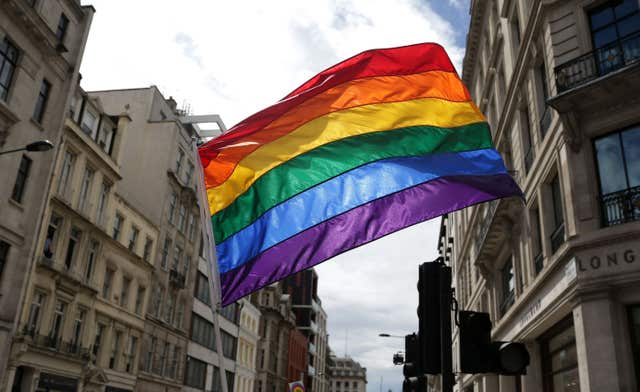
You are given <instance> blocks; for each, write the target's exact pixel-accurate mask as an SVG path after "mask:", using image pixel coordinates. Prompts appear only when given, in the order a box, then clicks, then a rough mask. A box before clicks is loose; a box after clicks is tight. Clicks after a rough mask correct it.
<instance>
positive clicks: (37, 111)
mask: <svg viewBox="0 0 640 392" xmlns="http://www.w3.org/2000/svg"><path fill="white" fill-rule="evenodd" d="M51 87H52V86H51V82H49V81H48V80H47V79H42V83H41V84H40V90H39V91H38V97H37V98H36V105H35V107H34V108H33V115H32V116H31V118H32V119H33V120H34V121H35V122H37V123H38V124H42V120H43V119H44V114H45V112H46V111H47V103H48V102H49V95H50V94H51Z"/></svg>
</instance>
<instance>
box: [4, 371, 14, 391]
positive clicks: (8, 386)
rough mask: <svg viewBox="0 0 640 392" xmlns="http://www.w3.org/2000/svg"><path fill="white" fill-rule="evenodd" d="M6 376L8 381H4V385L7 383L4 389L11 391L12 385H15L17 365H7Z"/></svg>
mask: <svg viewBox="0 0 640 392" xmlns="http://www.w3.org/2000/svg"><path fill="white" fill-rule="evenodd" d="M4 376H5V378H4V379H5V381H6V382H5V383H4V385H5V386H4V390H5V391H10V390H11V387H13V379H14V378H15V376H16V367H15V366H11V365H9V366H8V367H7V371H6V372H5V374H4Z"/></svg>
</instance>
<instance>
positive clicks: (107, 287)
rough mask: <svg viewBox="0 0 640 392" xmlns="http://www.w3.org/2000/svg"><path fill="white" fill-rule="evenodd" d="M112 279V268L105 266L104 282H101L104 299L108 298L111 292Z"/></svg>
mask: <svg viewBox="0 0 640 392" xmlns="http://www.w3.org/2000/svg"><path fill="white" fill-rule="evenodd" d="M112 281H113V270H111V269H109V268H107V270H106V272H105V273H104V283H103V284H102V297H103V298H104V299H106V300H109V299H110V298H109V295H110V294H111V283H112Z"/></svg>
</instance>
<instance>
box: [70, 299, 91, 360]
mask: <svg viewBox="0 0 640 392" xmlns="http://www.w3.org/2000/svg"><path fill="white" fill-rule="evenodd" d="M86 314H87V311H86V310H84V309H78V311H77V312H76V319H75V320H74V321H73V338H72V339H71V349H72V350H73V352H74V353H77V352H78V351H79V349H80V344H81V343H82V326H83V325H84V319H85V316H86Z"/></svg>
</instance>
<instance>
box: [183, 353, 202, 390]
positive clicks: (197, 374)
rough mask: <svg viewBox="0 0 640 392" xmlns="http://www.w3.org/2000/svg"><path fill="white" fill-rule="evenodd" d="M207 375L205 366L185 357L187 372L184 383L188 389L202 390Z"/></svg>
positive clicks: (200, 362) (198, 361)
mask: <svg viewBox="0 0 640 392" xmlns="http://www.w3.org/2000/svg"><path fill="white" fill-rule="evenodd" d="M206 374H207V364H206V363H205V362H202V361H200V360H197V359H195V358H193V357H190V356H187V371H186V374H185V377H184V383H185V384H186V385H188V386H190V387H193V388H198V389H204V382H205V378H206Z"/></svg>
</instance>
